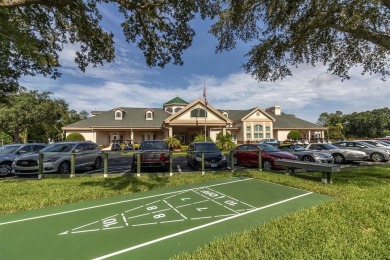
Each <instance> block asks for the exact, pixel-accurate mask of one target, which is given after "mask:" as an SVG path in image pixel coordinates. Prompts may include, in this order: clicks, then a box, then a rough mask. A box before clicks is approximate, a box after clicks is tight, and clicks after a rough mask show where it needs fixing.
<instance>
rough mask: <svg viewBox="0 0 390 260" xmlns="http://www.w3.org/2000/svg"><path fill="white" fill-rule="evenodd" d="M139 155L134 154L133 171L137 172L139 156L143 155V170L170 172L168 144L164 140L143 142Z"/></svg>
mask: <svg viewBox="0 0 390 260" xmlns="http://www.w3.org/2000/svg"><path fill="white" fill-rule="evenodd" d="M138 150H139V153H134V154H133V162H132V164H131V171H132V172H137V154H141V155H140V156H141V158H140V160H141V169H163V170H165V171H168V170H169V167H170V162H169V150H168V143H167V142H165V141H163V140H148V141H143V142H142V143H141V145H140V146H139V149H138Z"/></svg>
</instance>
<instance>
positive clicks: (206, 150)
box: [187, 142, 227, 170]
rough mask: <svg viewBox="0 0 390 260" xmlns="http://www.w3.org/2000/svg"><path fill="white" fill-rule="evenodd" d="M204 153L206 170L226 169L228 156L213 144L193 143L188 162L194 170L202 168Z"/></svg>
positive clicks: (189, 147)
mask: <svg viewBox="0 0 390 260" xmlns="http://www.w3.org/2000/svg"><path fill="white" fill-rule="evenodd" d="M202 153H203V154H204V167H205V168H212V169H213V168H226V167H227V160H226V156H225V155H223V154H222V152H221V150H220V149H219V148H218V146H217V145H216V144H215V143H213V142H193V143H191V144H190V145H189V146H188V152H187V162H188V165H189V166H191V167H192V168H193V169H194V170H199V169H201V168H202Z"/></svg>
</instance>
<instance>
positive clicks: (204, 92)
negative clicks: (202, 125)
mask: <svg viewBox="0 0 390 260" xmlns="http://www.w3.org/2000/svg"><path fill="white" fill-rule="evenodd" d="M203 97H204V104H205V105H206V107H207V93H206V84H203Z"/></svg>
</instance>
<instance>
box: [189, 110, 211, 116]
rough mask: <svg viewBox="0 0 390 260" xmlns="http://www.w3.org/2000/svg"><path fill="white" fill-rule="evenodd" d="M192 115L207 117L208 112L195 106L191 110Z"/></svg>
mask: <svg viewBox="0 0 390 260" xmlns="http://www.w3.org/2000/svg"><path fill="white" fill-rule="evenodd" d="M191 117H207V112H206V111H205V110H204V109H202V108H195V109H193V110H192V111H191Z"/></svg>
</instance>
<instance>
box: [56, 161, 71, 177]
mask: <svg viewBox="0 0 390 260" xmlns="http://www.w3.org/2000/svg"><path fill="white" fill-rule="evenodd" d="M57 172H58V173H59V174H69V173H70V163H69V162H62V163H61V164H60V166H59V167H58V170H57Z"/></svg>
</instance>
